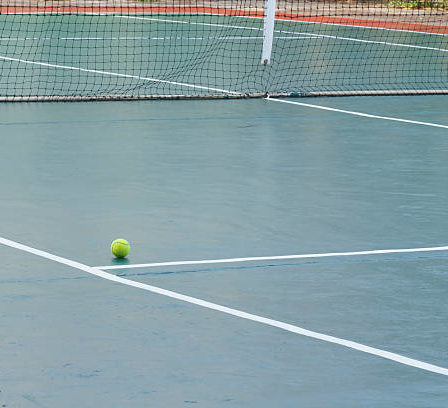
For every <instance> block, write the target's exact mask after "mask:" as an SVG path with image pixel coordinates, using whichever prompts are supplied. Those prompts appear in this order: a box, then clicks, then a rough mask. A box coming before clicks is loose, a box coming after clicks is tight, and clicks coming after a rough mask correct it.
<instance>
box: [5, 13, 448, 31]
mask: <svg viewBox="0 0 448 408" xmlns="http://www.w3.org/2000/svg"><path fill="white" fill-rule="evenodd" d="M156 14H162V15H166V13H153V14H152V15H156ZM171 14H172V15H179V16H185V13H171ZM3 15H6V16H8V15H12V16H14V15H44V16H49V15H54V16H59V15H67V16H72V15H73V13H72V12H68V11H67V12H63V11H62V12H59V11H58V12H50V13H49V12H45V11H41V12H39V11H34V12H11V13H4V14H3ZM82 15H88V16H105V17H110V16H112V17H123V18H126V17H127V16H116V15H115V12H98V13H93V12H86V13H83V14H82ZM193 15H194V16H197V15H201V16H216V17H229V16H227V15H225V14H217V13H216V14H215V13H194V14H193ZM129 17H130V18H132V17H131V16H129ZM231 17H232V18H240V19H252V20H263V19H264V17H261V16H260V17H257V16H231ZM277 21H279V22H282V23H283V22H284V23H300V24H321V25H328V26H338V27H347V28H361V29H365V30H384V31H395V32H399V33H401V32H404V33H413V34H422V35H437V36H443V37H446V36H448V34H444V33H429V32H426V31H415V30H406V29H399V28H386V27H375V26H363V25H352V24H341V23H323V22H321V21H306V20H292V19H278V20H277Z"/></svg>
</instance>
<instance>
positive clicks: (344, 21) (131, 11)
mask: <svg viewBox="0 0 448 408" xmlns="http://www.w3.org/2000/svg"><path fill="white" fill-rule="evenodd" d="M34 13H42V14H50V13H67V14H70V13H73V14H89V13H121V14H126V15H136V14H140V13H142V14H144V13H148V14H214V15H222V16H240V17H256V18H263V17H264V12H263V11H258V10H235V9H229V8H219V7H217V8H214V7H197V6H192V7H188V6H182V7H181V6H170V7H168V6H135V7H133V6H126V7H125V6H123V7H117V6H100V7H95V6H92V7H87V6H23V7H21V6H0V14H34ZM276 18H277V19H278V20H287V21H305V22H309V23H325V24H335V25H346V26H358V27H369V28H387V29H393V30H401V31H416V32H421V33H432V34H448V27H444V26H438V25H432V24H420V23H405V22H399V21H381V20H366V19H358V18H349V17H331V16H311V15H307V14H291V13H281V12H277V14H276Z"/></svg>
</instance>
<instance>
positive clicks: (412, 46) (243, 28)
mask: <svg viewBox="0 0 448 408" xmlns="http://www.w3.org/2000/svg"><path fill="white" fill-rule="evenodd" d="M114 17H115V18H125V19H134V20H148V21H156V22H162V23H173V24H190V25H200V26H207V27H223V28H234V29H240V30H255V31H263V27H245V26H236V25H229V24H219V23H203V22H198V21H184V20H171V19H162V18H156V17H138V16H120V15H117V16H114ZM274 33H280V34H290V35H295V36H297V35H307V36H310V37H308V38H309V39H317V38H326V39H333V40H342V41H352V42H358V43H365V44H375V45H387V46H391V47H404V48H415V49H421V50H428V51H438V52H448V49H445V48H439V47H427V46H422V45H414V44H404V43H395V42H389V41H378V40H363V39H361V38H353V37H342V36H339V35H329V34H318V33H307V32H300V31H285V30H274Z"/></svg>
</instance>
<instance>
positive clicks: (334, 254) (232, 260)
mask: <svg viewBox="0 0 448 408" xmlns="http://www.w3.org/2000/svg"><path fill="white" fill-rule="evenodd" d="M447 250H448V246H439V247H430V248H406V249H375V250H370V251H352V252H327V253H322V254H300V255H278V256H252V257H246V258H224V259H204V260H200V261H175V262H153V263H146V264H129V265H126V264H123V265H109V266H108V265H106V266H96V267H95V268H98V269H103V270H108V269H132V268H151V267H157V266H179V265H200V264H221V263H236V262H251V261H275V260H281V259H283V260H284V259H309V258H329V257H337V256H358V255H379V254H401V253H413V252H433V251H447Z"/></svg>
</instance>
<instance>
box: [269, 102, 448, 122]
mask: <svg viewBox="0 0 448 408" xmlns="http://www.w3.org/2000/svg"><path fill="white" fill-rule="evenodd" d="M265 99H266V100H267V101H275V102H281V103H289V104H291V105H298V106H305V107H307V108H314V109H321V110H327V111H332V112H339V113H347V114H349V115H355V116H363V117H365V118H372V119H382V120H391V121H394V122H404V123H411V124H414V125H422V126H432V127H437V128H443V129H448V125H440V124H438V123H431V122H420V121H418V120H410V119H401V118H393V117H390V116H379V115H371V114H370V113H362V112H353V111H348V110H344V109H336V108H329V107H327V106H321V105H312V104H310V103H303V102H295V101H286V100H284V99H277V98H269V97H268V98H265Z"/></svg>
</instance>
